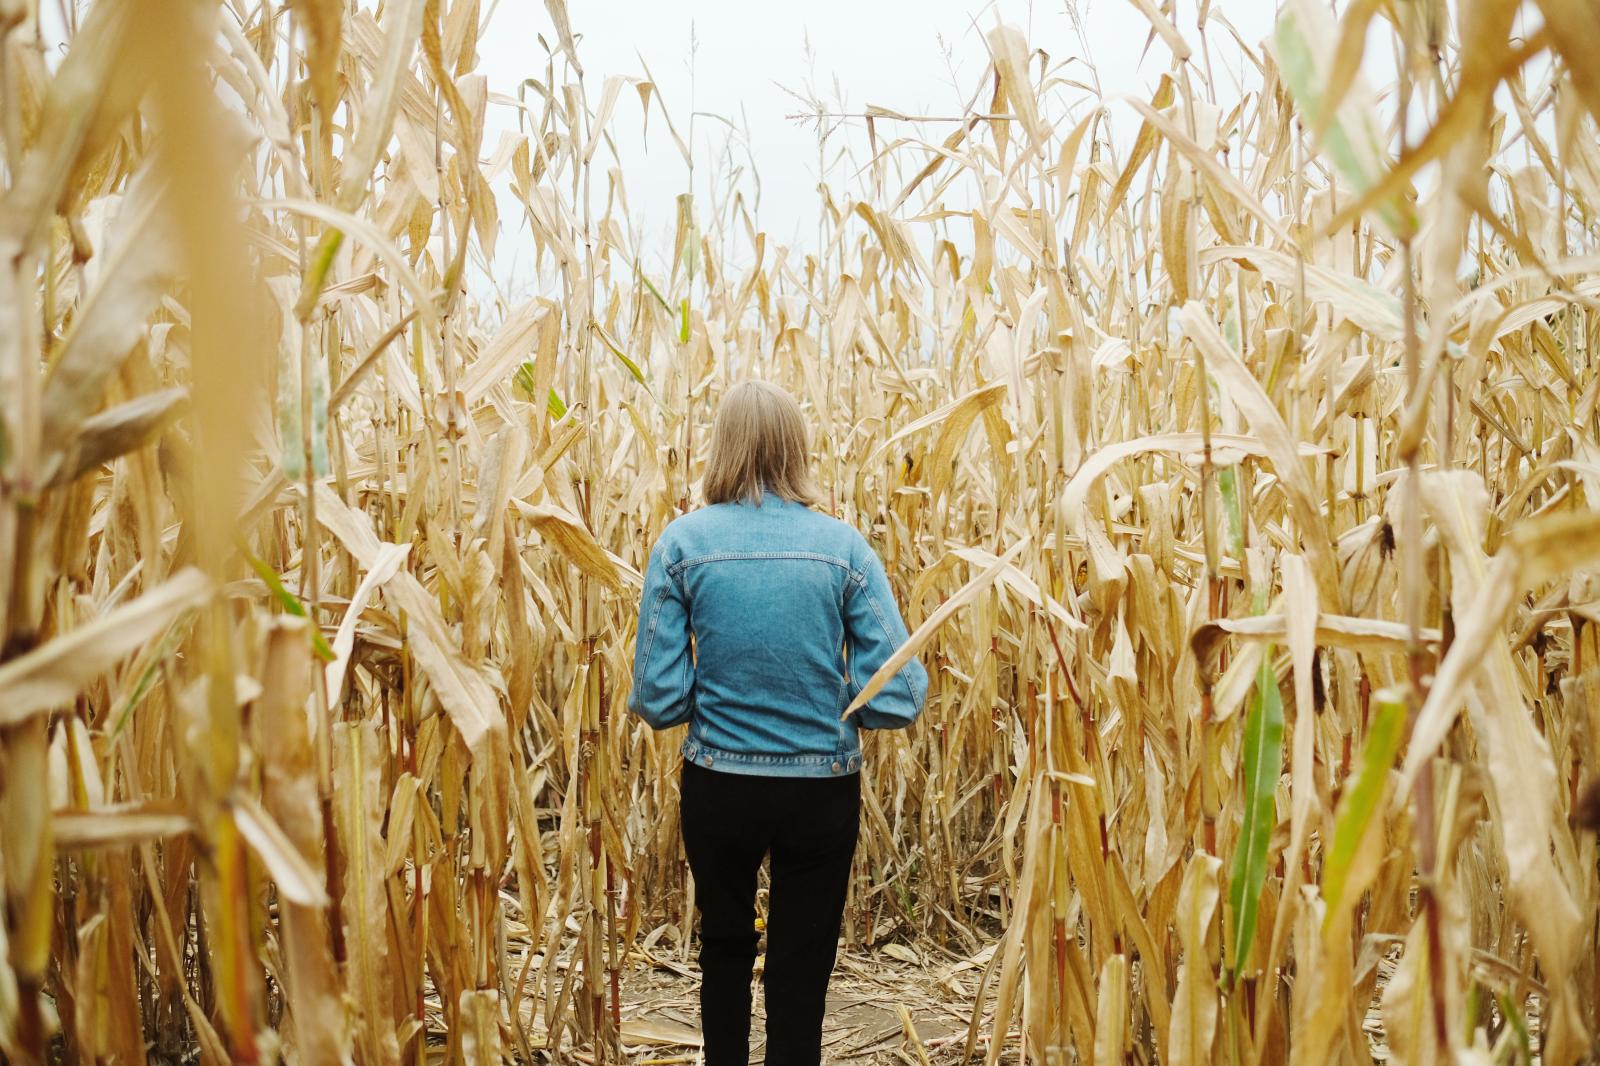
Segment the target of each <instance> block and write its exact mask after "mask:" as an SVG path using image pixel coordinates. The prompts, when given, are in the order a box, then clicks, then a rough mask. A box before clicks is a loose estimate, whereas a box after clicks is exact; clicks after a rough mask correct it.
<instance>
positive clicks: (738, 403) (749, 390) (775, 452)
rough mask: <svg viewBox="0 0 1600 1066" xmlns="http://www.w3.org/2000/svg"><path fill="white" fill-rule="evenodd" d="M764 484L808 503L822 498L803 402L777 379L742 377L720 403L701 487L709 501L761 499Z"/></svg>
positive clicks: (732, 501)
mask: <svg viewBox="0 0 1600 1066" xmlns="http://www.w3.org/2000/svg"><path fill="white" fill-rule="evenodd" d="M763 488H766V489H769V490H771V491H772V492H773V493H775V494H776V495H778V496H781V497H782V498H783V499H785V500H792V501H794V502H795V503H803V504H805V505H806V506H807V507H815V506H817V504H819V503H821V502H822V494H821V493H820V492H818V491H817V486H816V482H814V481H812V480H811V471H810V469H809V467H808V466H807V462H806V424H805V420H804V419H803V418H802V417H801V415H800V405H799V404H797V403H795V402H794V397H792V396H790V395H789V394H788V393H787V392H785V391H783V390H782V389H780V388H779V387H778V386H776V385H774V384H772V383H771V382H768V381H759V380H751V381H741V382H739V383H738V384H737V385H735V386H733V388H731V389H729V390H728V391H727V393H726V394H725V395H724V396H723V397H722V403H721V405H720V406H719V407H718V408H717V420H716V423H715V424H714V425H713V426H712V428H711V454H710V456H709V457H708V458H707V459H706V474H705V478H704V480H702V481H701V483H700V491H701V493H702V494H703V495H704V496H705V499H706V502H707V503H737V502H739V501H741V500H751V501H754V502H757V503H759V502H760V501H761V490H762V489H763Z"/></svg>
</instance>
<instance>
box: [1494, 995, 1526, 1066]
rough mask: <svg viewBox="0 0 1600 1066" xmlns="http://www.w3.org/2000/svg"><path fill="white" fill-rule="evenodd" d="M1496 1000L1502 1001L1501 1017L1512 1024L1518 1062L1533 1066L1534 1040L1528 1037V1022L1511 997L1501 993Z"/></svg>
mask: <svg viewBox="0 0 1600 1066" xmlns="http://www.w3.org/2000/svg"><path fill="white" fill-rule="evenodd" d="M1496 998H1497V999H1498V1000H1499V1001H1500V1016H1501V1017H1502V1018H1504V1019H1505V1020H1506V1021H1507V1022H1509V1023H1510V1025H1511V1032H1512V1034H1513V1035H1514V1037H1515V1039H1516V1045H1515V1046H1516V1050H1517V1057H1516V1061H1517V1062H1519V1063H1526V1064H1528V1066H1532V1063H1533V1039H1532V1037H1530V1036H1529V1035H1528V1020H1527V1019H1526V1018H1524V1017H1523V1016H1522V1012H1521V1011H1520V1010H1518V1009H1517V1005H1516V1004H1515V1003H1513V1002H1511V997H1510V996H1509V995H1507V994H1506V993H1504V992H1499V993H1496Z"/></svg>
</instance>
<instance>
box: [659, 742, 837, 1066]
mask: <svg viewBox="0 0 1600 1066" xmlns="http://www.w3.org/2000/svg"><path fill="white" fill-rule="evenodd" d="M860 820H861V775H860V774H848V775H844V776H840V777H757V776H753V775H749V774H734V773H723V772H721V771H718V770H708V769H706V768H704V767H701V766H696V765H694V764H693V763H685V764H684V767H683V846H684V850H685V851H686V852H687V853H688V856H689V869H690V871H691V872H693V874H694V884H695V901H696V903H697V904H698V907H699V911H700V975H701V983H700V1028H701V1031H702V1033H704V1035H705V1055H706V1066H747V1064H748V1062H749V1061H750V975H751V972H752V970H753V969H754V966H755V958H756V941H757V939H758V938H759V934H758V933H757V931H756V927H755V918H756V911H755V896H756V872H757V871H758V870H759V869H760V868H761V859H762V857H763V856H765V855H767V854H768V853H769V852H770V853H771V855H772V871H771V873H772V883H771V895H770V899H769V906H768V913H767V964H766V968H765V971H764V973H763V975H762V983H763V985H764V986H765V998H766V1005H767V1059H766V1061H767V1066H817V1064H818V1063H820V1062H821V1061H822V1017H823V1014H824V1013H825V1011H826V1009H827V995H828V978H829V977H830V976H831V975H832V974H833V962H834V955H835V952H836V951H837V950H838V942H839V922H840V919H841V918H842V917H843V916H844V900H845V893H846V891H847V889H848V888H849V882H850V861H851V859H852V857H853V856H854V855H855V850H856V836H857V833H858V831H859V828H860Z"/></svg>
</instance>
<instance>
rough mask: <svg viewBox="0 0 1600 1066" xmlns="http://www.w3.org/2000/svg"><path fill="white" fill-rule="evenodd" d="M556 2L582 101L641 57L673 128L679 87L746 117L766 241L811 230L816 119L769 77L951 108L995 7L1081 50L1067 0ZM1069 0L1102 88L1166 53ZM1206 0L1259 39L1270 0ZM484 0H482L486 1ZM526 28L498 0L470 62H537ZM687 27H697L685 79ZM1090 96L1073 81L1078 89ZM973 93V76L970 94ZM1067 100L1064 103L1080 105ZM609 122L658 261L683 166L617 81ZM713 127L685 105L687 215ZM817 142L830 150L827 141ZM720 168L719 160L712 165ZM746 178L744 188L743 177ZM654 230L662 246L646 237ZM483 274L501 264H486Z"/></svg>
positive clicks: (1113, 17) (1120, 114) (1146, 78)
mask: <svg viewBox="0 0 1600 1066" xmlns="http://www.w3.org/2000/svg"><path fill="white" fill-rule="evenodd" d="M569 5H570V16H571V25H572V31H573V34H574V36H575V37H577V38H578V42H577V51H578V57H579V60H580V61H581V62H582V63H583V66H584V78H585V82H586V84H587V86H588V92H589V98H590V101H591V104H593V103H594V102H596V101H597V100H598V99H599V96H600V93H601V87H602V85H603V83H604V80H605V78H606V77H607V76H610V75H614V74H615V75H625V76H630V77H643V76H644V69H643V65H642V64H641V58H642V60H643V63H645V64H648V65H649V68H650V73H651V74H652V75H653V76H654V80H655V82H656V84H657V87H658V89H659V91H660V92H661V94H662V96H663V97H664V98H665V100H666V103H667V107H668V108H669V110H670V113H671V114H672V117H673V121H674V123H675V124H676V125H677V127H678V129H679V131H680V133H684V134H685V135H687V129H686V127H687V125H688V120H689V111H690V110H691V101H692V109H693V110H697V111H699V112H708V113H713V114H718V115H722V116H725V117H727V118H729V119H731V120H733V121H734V122H736V123H738V124H739V125H740V126H741V127H743V126H745V125H746V124H748V134H749V142H750V144H749V153H750V156H751V157H753V159H754V163H755V167H756V169H757V171H758V172H759V175H760V186H761V187H760V195H761V200H760V215H759V217H758V218H757V225H758V226H759V227H760V228H762V229H765V230H767V231H768V232H769V233H770V234H771V238H772V240H773V241H775V242H777V243H780V244H791V245H798V246H801V247H809V246H810V245H811V244H813V243H814V242H815V233H816V228H815V227H816V224H817V218H818V194H817V191H816V187H817V172H818V165H817V137H816V132H815V127H814V126H812V125H810V124H803V123H801V122H798V121H795V120H792V119H790V118H788V117H786V116H788V115H791V114H794V113H796V112H798V111H802V110H805V108H804V106H803V105H802V104H801V102H800V101H798V100H796V99H795V97H793V96H791V95H789V93H787V92H785V91H784V87H787V88H790V89H793V90H795V91H797V92H801V93H805V92H806V90H807V87H808V86H809V87H810V88H811V89H812V90H814V92H815V95H817V96H819V97H821V98H822V99H824V100H825V101H827V102H828V104H829V105H830V106H831V107H833V108H835V109H837V108H838V105H839V97H840V95H841V94H842V97H843V102H844V104H845V105H846V109H847V110H853V111H859V110H861V109H862V108H863V107H864V106H865V105H867V104H875V105H878V106H880V107H886V108H889V109H892V110H895V111H899V112H902V113H906V114H919V113H920V114H941V115H959V114H960V113H961V111H962V109H963V107H964V105H965V104H966V102H967V100H968V99H969V98H970V97H971V96H972V94H973V92H974V89H975V88H976V86H977V83H978V79H979V78H980V77H981V76H982V74H983V71H984V68H985V66H986V65H987V62H988V55H987V52H986V50H985V47H984V42H983V34H984V33H985V32H986V31H987V30H988V29H989V28H990V27H992V26H993V25H994V24H995V22H996V21H997V20H1001V21H1005V22H1008V23H1011V24H1013V25H1015V26H1017V27H1019V28H1021V29H1022V30H1023V31H1024V33H1025V34H1026V36H1027V38H1028V43H1029V45H1030V47H1032V48H1041V49H1043V50H1044V51H1046V52H1047V53H1049V55H1050V56H1051V59H1052V63H1055V62H1059V61H1062V60H1066V59H1067V58H1069V57H1074V56H1080V55H1081V54H1082V51H1083V49H1082V48H1081V47H1080V45H1079V41H1078V36H1077V34H1076V32H1075V31H1074V28H1073V24H1072V20H1071V18H1070V17H1069V15H1068V10H1067V0H1036V2H1032V3H1030V2H1028V0H994V2H991V3H988V4H984V3H982V2H981V0H808V2H800V3H777V2H772V0H692V2H684V0H678V2H674V0H569ZM1077 6H1078V13H1079V16H1080V18H1081V19H1082V22H1083V26H1084V38H1085V39H1086V40H1087V41H1088V42H1089V47H1090V51H1091V54H1090V56H1089V58H1090V59H1091V60H1092V61H1093V63H1094V65H1095V67H1096V68H1097V70H1098V72H1099V76H1100V80H1101V84H1102V87H1103V89H1104V91H1105V93H1106V95H1107V96H1108V97H1109V96H1115V95H1116V94H1119V93H1130V94H1137V95H1140V96H1143V97H1145V98H1148V97H1149V95H1150V93H1151V92H1153V91H1154V88H1155V85H1156V83H1157V81H1158V80H1159V78H1160V76H1161V74H1163V73H1164V72H1166V71H1167V70H1168V69H1169V68H1170V65H1171V61H1172V60H1171V54H1170V53H1169V52H1168V50H1167V47H1166V46H1165V45H1164V44H1163V43H1162V42H1161V41H1160V40H1159V39H1158V40H1157V41H1156V42H1155V43H1153V44H1152V45H1151V46H1150V49H1149V51H1148V53H1145V54H1144V57H1143V61H1142V62H1141V58H1140V57H1141V53H1143V52H1144V46H1145V39H1146V37H1147V35H1148V33H1149V23H1147V22H1146V21H1145V20H1144V18H1143V17H1142V16H1141V15H1140V14H1139V13H1138V11H1137V10H1136V9H1135V8H1134V6H1133V5H1132V4H1131V3H1129V2H1128V0H1077ZM1212 6H1213V15H1215V13H1217V12H1222V13H1225V14H1226V16H1227V18H1228V20H1230V21H1231V22H1232V23H1233V25H1234V26H1235V27H1236V28H1237V29H1238V31H1239V33H1240V35H1241V36H1242V37H1243V38H1244V40H1245V41H1247V42H1249V43H1250V45H1251V46H1252V47H1253V48H1256V49H1257V50H1258V51H1259V50H1260V45H1261V43H1262V42H1263V41H1264V40H1265V38H1266V37H1267V35H1268V34H1269V33H1270V31H1271V27H1272V21H1273V17H1274V14H1275V11H1276V7H1277V4H1276V2H1275V0H1214V2H1213V5H1212ZM1196 7H1197V0H1178V20H1177V22H1178V26H1179V28H1180V31H1181V32H1183V34H1184V36H1185V37H1186V38H1188V39H1189V40H1190V42H1191V43H1198V36H1197V34H1196V32H1195V28H1194V19H1195V14H1196ZM484 10H485V12H488V11H489V10H490V9H489V5H488V3H487V2H486V3H485V7H484ZM541 33H542V34H544V35H545V39H546V40H547V41H549V42H551V44H552V45H554V44H555V34H554V30H553V26H552V23H551V20H550V17H549V14H548V12H547V11H546V8H545V5H544V3H543V2H541V0H499V4H498V7H496V8H494V10H493V13H492V16H491V17H490V18H489V22H488V29H487V30H486V31H485V32H484V34H483V35H482V37H481V38H480V40H479V45H478V47H479V54H480V58H479V66H478V69H479V70H480V71H481V72H483V73H485V74H486V75H487V76H488V78H489V84H490V89H491V91H498V92H502V93H514V92H515V87H516V86H517V84H518V83H519V82H520V81H521V80H522V79H523V78H525V77H540V78H542V77H543V72H544V67H545V52H544V49H543V47H542V46H541V45H540V44H539V41H538V39H537V35H538V34H541ZM1209 33H1210V37H1211V44H1212V49H1213V52H1212V58H1213V63H1214V72H1215V77H1216V80H1217V83H1218V97H1219V100H1227V101H1229V102H1230V103H1231V102H1232V101H1233V100H1235V99H1237V90H1236V88H1235V85H1236V81H1235V79H1236V78H1237V77H1238V73H1239V71H1238V66H1239V64H1240V62H1241V58H1240V56H1239V52H1238V49H1237V47H1236V46H1235V45H1234V44H1233V41H1232V39H1231V37H1230V35H1229V34H1228V33H1227V31H1226V30H1225V29H1224V28H1223V27H1222V26H1221V25H1220V24H1218V23H1217V22H1216V21H1215V18H1213V21H1212V24H1211V26H1210V28H1209ZM691 39H692V40H694V41H695V42H696V44H697V46H696V48H695V49H694V52H693V69H692V82H691V63H690V57H691V48H690V44H691ZM808 44H809V52H810V54H809V56H808ZM558 69H559V68H558ZM1075 69H1076V70H1077V74H1075V75H1074V76H1078V75H1080V74H1081V75H1082V76H1083V77H1084V78H1085V79H1087V72H1086V70H1083V69H1081V68H1075ZM1230 71H1231V72H1232V73H1231V74H1230V73H1229V72H1230ZM1258 79H1259V76H1258V75H1256V74H1255V72H1254V71H1253V70H1252V71H1251V72H1250V76H1249V77H1247V78H1246V79H1245V81H1246V84H1257V83H1258ZM986 93H987V90H986ZM1090 99H1091V97H1090V96H1089V95H1088V94H1083V103H1084V104H1087V103H1088V102H1089V101H1090ZM1067 102H1075V101H1067ZM987 104H988V97H987V94H985V95H984V97H983V98H982V99H981V100H980V102H979V105H978V106H979V107H986V106H987ZM1081 107H1082V105H1079V106H1078V107H1074V108H1073V110H1074V111H1075V112H1077V113H1081ZM490 110H491V115H490V120H489V121H490V131H489V134H488V136H487V137H486V138H485V151H486V152H488V151H491V150H492V149H493V146H494V144H495V141H496V138H497V136H498V133H497V132H495V131H496V130H497V129H509V128H512V127H513V126H514V123H515V119H514V116H513V114H512V113H511V111H510V109H508V108H505V107H493V106H491V109H490ZM652 111H653V112H654V107H653V105H652ZM1113 115H1114V121H1117V124H1118V125H1119V126H1124V125H1125V126H1126V127H1127V128H1128V130H1129V131H1130V132H1129V136H1130V137H1131V131H1133V130H1136V129H1137V122H1136V120H1134V119H1132V118H1130V117H1129V116H1130V115H1131V111H1130V109H1129V108H1128V107H1127V106H1126V105H1125V104H1113ZM608 128H609V129H610V130H611V132H612V133H613V135H614V136H615V138H616V140H617V142H618V146H619V149H620V150H621V151H622V152H623V157H622V169H623V173H624V175H625V179H626V182H627V195H628V201H629V210H630V216H631V217H632V218H633V220H634V221H635V222H636V223H642V225H643V227H644V234H643V235H644V238H645V241H644V243H645V244H646V245H647V246H651V247H652V250H653V251H655V254H654V256H652V257H651V258H655V259H656V260H657V261H658V262H659V258H660V257H661V256H662V255H665V254H670V251H671V237H672V227H673V221H674V218H675V211H676V197H677V195H678V194H679V193H682V192H684V191H685V188H686V182H687V180H688V174H687V169H686V167H685V166H684V163H683V159H682V156H681V155H680V153H679V152H678V150H677V148H676V147H675V146H674V144H673V143H672V140H671V138H670V136H669V135H668V133H667V130H666V124H665V123H664V122H662V121H661V115H660V114H659V113H652V114H651V116H650V122H649V128H648V131H647V133H646V132H645V131H644V130H643V129H642V127H641V112H640V107H639V98H638V96H637V94H636V93H634V92H633V91H632V90H631V89H629V90H626V91H625V92H624V93H623V95H622V97H621V98H620V100H619V102H618V104H617V108H616V111H615V113H614V114H613V116H612V118H611V120H610V123H609V127H608ZM952 129H953V127H952V126H951V125H949V124H946V123H941V124H937V125H935V124H927V125H924V126H920V127H912V126H907V125H906V124H903V123H894V124H890V123H880V124H878V128H877V132H878V136H879V138H885V137H894V136H901V135H907V134H911V135H921V136H924V137H926V138H928V139H930V140H942V139H943V138H944V137H945V136H947V135H948V134H949V132H950V131H951V130H952ZM727 134H728V131H727V127H726V126H725V125H723V124H722V123H720V122H716V121H715V120H708V119H707V118H704V117H700V118H697V119H696V123H695V138H694V140H695V145H694V150H695V156H696V173H695V181H694V184H695V189H694V192H695V199H696V202H697V204H698V205H699V206H700V211H701V213H702V216H703V215H704V213H705V211H706V207H705V205H706V203H707V199H708V195H709V191H710V186H711V182H712V181H713V180H714V178H715V177H716V175H715V174H714V172H713V171H714V169H715V168H714V167H713V166H712V165H711V164H712V163H713V159H712V157H713V156H718V155H722V154H723V150H724V146H725V144H726V142H727ZM841 135H842V136H843V137H847V138H848V139H849V140H850V142H851V143H853V144H854V145H855V147H856V156H857V158H858V159H864V158H865V155H866V150H865V146H866V133H865V127H864V124H862V123H860V122H854V123H852V124H851V128H849V129H848V130H843V131H841ZM1119 139H1120V138H1119ZM829 143H830V152H829V155H830V156H831V155H832V154H833V146H834V145H835V144H836V143H838V142H837V141H830V142H829ZM603 151H604V149H602V152H603ZM598 161H599V157H597V162H598ZM736 162H738V163H741V164H743V163H744V162H745V160H744V159H742V158H740V159H737V160H736ZM850 169H851V165H850V164H848V163H847V164H842V165H839V166H836V167H834V168H832V172H831V173H830V174H829V175H828V177H829V180H830V181H832V182H833V183H834V184H835V185H842V184H844V183H845V182H847V181H848V179H849V171H850ZM720 170H721V172H722V173H723V174H725V173H726V166H725V165H724V166H722V167H721V168H720ZM597 177H598V175H597ZM746 189H747V190H749V191H751V192H753V186H752V185H747V186H746ZM502 219H503V221H504V222H505V232H504V233H503V235H502V243H501V249H502V250H501V252H500V255H499V256H497V258H501V259H504V258H505V257H507V256H508V255H515V254H516V249H517V248H518V246H524V247H525V246H527V245H528V241H527V237H526V234H527V229H526V225H525V224H519V223H518V221H517V215H515V214H514V213H512V212H511V211H509V210H502ZM661 245H665V248H664V249H661V250H656V249H659V248H660V246H661ZM525 255H526V251H524V256H525ZM521 262H522V264H526V258H523V259H522V261H521ZM496 274H497V275H501V269H499V266H498V265H497V270H496Z"/></svg>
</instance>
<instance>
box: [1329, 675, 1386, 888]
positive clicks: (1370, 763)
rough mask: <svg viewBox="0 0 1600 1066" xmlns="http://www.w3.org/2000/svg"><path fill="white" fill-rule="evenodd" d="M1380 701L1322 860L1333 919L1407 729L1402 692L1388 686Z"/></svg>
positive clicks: (1340, 803)
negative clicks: (1354, 776)
mask: <svg viewBox="0 0 1600 1066" xmlns="http://www.w3.org/2000/svg"><path fill="white" fill-rule="evenodd" d="M1377 704H1378V713H1377V714H1376V715H1375V716H1374V717H1373V720H1372V728H1371V729H1370V730H1369V731H1368V733H1367V743H1366V746H1365V747H1364V748H1362V750H1361V769H1360V770H1359V771H1357V773H1356V779H1355V781H1354V782H1352V783H1351V784H1350V785H1349V786H1348V787H1347V788H1346V789H1345V790H1344V795H1342V796H1340V797H1339V809H1338V810H1337V811H1336V812H1335V813H1334V820H1333V846H1332V847H1331V848H1329V849H1328V857H1327V859H1326V860H1325V861H1324V862H1323V864H1322V898H1323V900H1324V901H1325V902H1326V903H1327V913H1328V916H1329V918H1330V919H1331V918H1332V916H1333V914H1334V913H1335V911H1336V910H1337V908H1338V905H1339V901H1340V900H1341V899H1342V898H1343V896H1344V885H1345V879H1346V878H1347V877H1348V876H1349V874H1350V864H1351V863H1352V862H1353V861H1354V860H1355V856H1356V852H1357V851H1358V850H1359V849H1360V847H1361V840H1362V838H1363V837H1365V836H1366V835H1367V829H1368V827H1369V826H1371V824H1372V816H1373V814H1374V813H1375V812H1376V811H1377V809H1378V801H1379V800H1380V799H1382V798H1383V784H1384V781H1385V780H1386V779H1387V778H1388V776H1389V768H1390V767H1392V766H1393V765H1394V759H1395V756H1396V755H1397V754H1398V753H1399V751H1400V738H1401V735H1402V734H1403V733H1404V732H1405V722H1406V708H1405V702H1404V700H1403V699H1402V698H1401V696H1400V693H1399V692H1397V691H1395V690H1392V689H1385V690H1384V691H1383V692H1381V693H1379V694H1378V698H1377Z"/></svg>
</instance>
